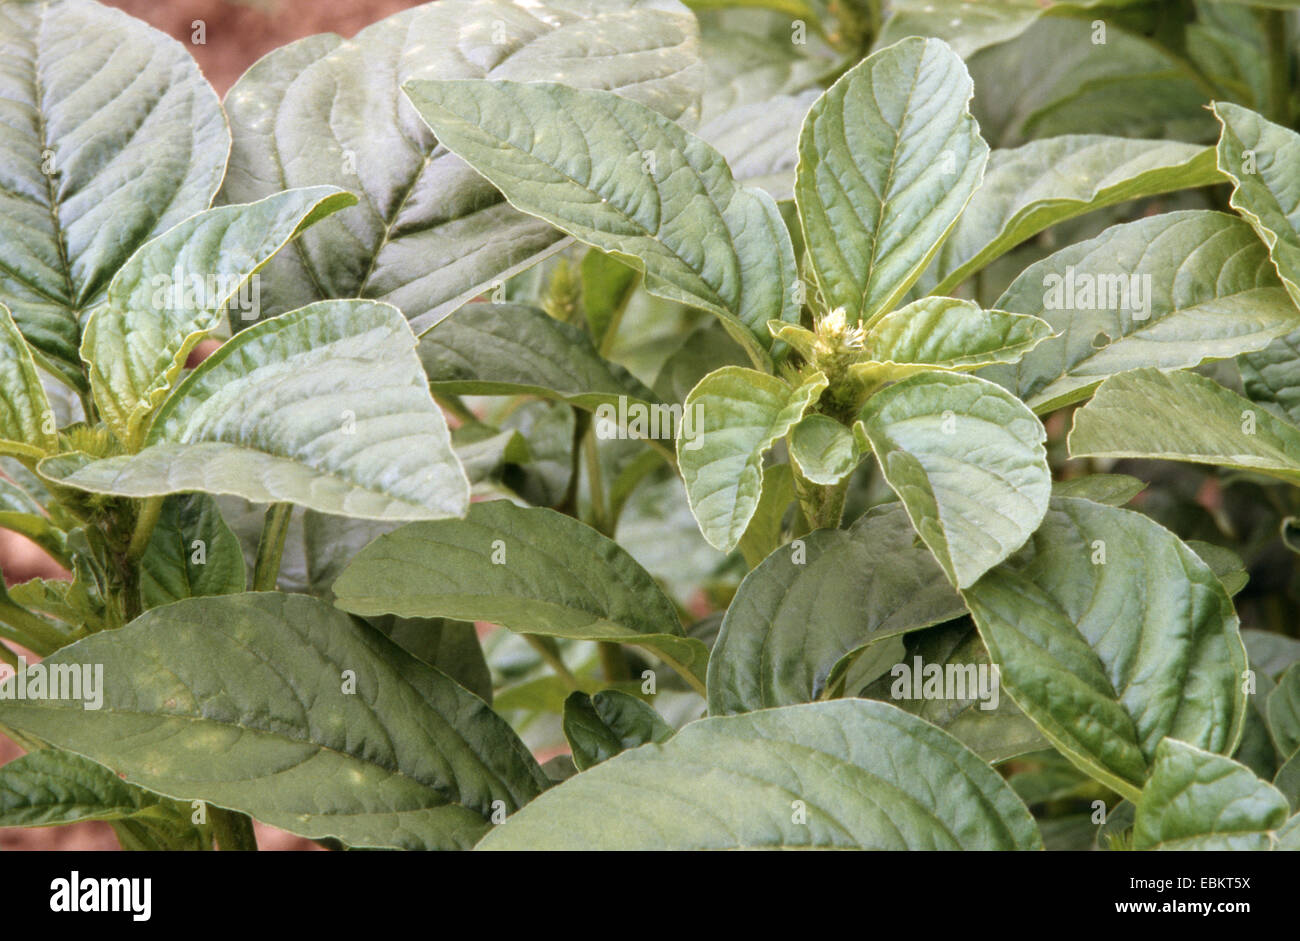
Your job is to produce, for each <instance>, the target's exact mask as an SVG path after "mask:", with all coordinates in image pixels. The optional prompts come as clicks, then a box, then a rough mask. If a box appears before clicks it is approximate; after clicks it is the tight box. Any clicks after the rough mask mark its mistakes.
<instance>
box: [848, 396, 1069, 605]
mask: <svg viewBox="0 0 1300 941" xmlns="http://www.w3.org/2000/svg"><path fill="white" fill-rule="evenodd" d="M855 428H856V429H858V432H857V433H859V434H861V435H862V436H863V437H864V438H865V439H866V441H867V442H869V444H870V446H871V449H872V450H873V451H874V452H875V454H876V458H877V459H878V460H879V462H880V467H881V470H882V472H883V474H884V477H885V480H886V481H887V482H888V483H889V485H890V487H892V488H893V490H894V492H895V493H897V494H898V495H899V497H900V498H901V499H902V501H903V505H904V506H905V507H906V508H907V512H908V515H909V516H910V517H911V519H912V523H913V525H914V526H915V527H916V530H917V532H918V533H919V534H920V536H921V538H922V539H923V540H924V541H925V543H926V545H927V546H929V547H930V551H931V552H933V553H934V556H935V558H936V559H937V560H938V561H939V564H940V565H941V566H943V569H944V571H945V572H946V573H947V574H948V577H949V578H950V579H951V580H952V582H953V584H955V585H956V586H957V587H959V588H965V587H967V586H969V585H971V584H973V583H974V582H975V581H976V580H977V579H978V578H979V577H980V576H981V575H983V574H984V573H985V572H986V571H988V570H989V569H990V568H992V567H993V566H995V565H997V564H998V563H999V562H1001V561H1002V560H1003V559H1005V558H1006V557H1007V556H1009V555H1010V554H1011V553H1012V552H1015V551H1016V550H1017V549H1019V548H1020V546H1021V545H1023V544H1024V542H1025V540H1026V539H1027V538H1029V535H1030V533H1032V532H1033V531H1034V530H1035V529H1036V528H1037V527H1038V524H1039V522H1040V521H1041V520H1042V518H1043V514H1044V513H1045V512H1046V511H1047V501H1048V498H1049V496H1050V495H1051V486H1052V481H1051V472H1050V471H1049V469H1048V466H1047V452H1046V450H1045V449H1044V442H1045V440H1046V438H1047V434H1046V432H1045V431H1044V430H1043V426H1042V424H1041V423H1040V422H1039V421H1038V420H1037V419H1036V418H1035V417H1034V416H1033V414H1032V413H1031V412H1030V411H1029V410H1028V409H1027V408H1026V407H1025V406H1024V404H1023V403H1021V402H1020V401H1018V400H1017V399H1015V398H1014V397H1013V396H1011V395H1009V394H1008V393H1006V391H1005V390H1003V389H1000V388H998V387H997V386H995V385H993V384H992V383H990V382H986V381H985V380H983V379H978V378H976V377H974V376H968V375H964V374H961V373H945V372H926V373H921V374H918V375H914V376H911V377H909V378H907V379H904V380H903V381H902V382H899V383H896V384H894V385H892V386H889V387H888V388H886V389H884V390H883V391H881V392H878V393H877V394H876V395H874V396H872V398H870V399H869V400H868V401H867V404H866V406H865V407H864V408H863V410H862V415H861V417H860V420H859V421H858V423H857V424H856V426H855Z"/></svg>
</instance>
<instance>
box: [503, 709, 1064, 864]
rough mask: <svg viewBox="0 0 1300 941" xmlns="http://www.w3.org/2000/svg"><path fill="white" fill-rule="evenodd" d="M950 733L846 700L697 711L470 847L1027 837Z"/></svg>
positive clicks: (896, 844) (911, 845) (807, 845)
mask: <svg viewBox="0 0 1300 941" xmlns="http://www.w3.org/2000/svg"><path fill="white" fill-rule="evenodd" d="M1041 845H1042V844H1041V841H1040V838H1039V836H1038V829H1037V827H1035V825H1034V822H1033V820H1032V819H1031V818H1030V816H1029V812H1028V811H1027V810H1026V809H1025V807H1024V805H1023V804H1022V803H1021V802H1020V800H1019V798H1017V797H1016V796H1015V793H1014V792H1013V791H1012V790H1011V788H1010V787H1009V786H1008V785H1007V783H1006V782H1005V781H1003V780H1002V778H1001V777H1000V776H999V775H998V774H997V773H996V772H995V771H993V769H992V768H990V767H989V766H988V765H986V764H985V763H984V762H983V761H981V760H979V759H978V758H977V757H976V756H975V755H973V754H972V753H971V752H970V751H968V750H967V749H966V748H965V747H964V746H962V745H961V744H960V743H958V742H957V741H956V740H955V739H953V738H952V737H951V736H949V735H947V734H946V733H944V732H941V731H940V730H938V729H936V728H934V727H933V726H931V725H929V724H928V723H926V722H923V721H921V720H920V719H917V718H914V717H913V716H909V715H908V714H907V713H905V712H903V711H902V710H900V709H895V708H894V707H893V706H889V705H886V704H885V703H880V702H868V701H865V700H852V701H843V702H833V703H815V704H811V705H801V706H790V707H787V708H784V709H769V710H764V711H762V712H755V713H750V714H748V715H744V716H728V717H721V718H714V719H701V720H700V721H698V722H693V723H691V724H690V725H688V726H686V727H685V728H684V729H682V730H681V731H680V732H678V733H677V734H676V735H674V736H673V737H672V738H671V739H669V740H668V741H667V742H666V743H664V744H662V745H645V746H643V747H641V748H638V749H635V750H633V751H629V752H624V753H623V754H621V755H617V756H615V757H613V758H611V759H609V760H608V761H604V762H601V763H600V764H599V765H597V766H596V767H594V768H592V769H591V770H589V771H585V772H583V773H582V774H579V775H577V776H575V777H572V778H570V779H569V780H567V781H565V782H564V783H563V784H560V785H557V786H556V787H554V788H552V789H551V790H550V791H548V792H547V793H546V794H543V795H542V796H541V797H539V798H538V799H537V800H535V801H534V802H533V803H532V804H530V805H529V806H528V807H525V808H524V809H523V810H522V811H520V812H519V813H518V814H516V815H515V816H514V817H513V818H511V819H510V820H507V821H506V823H505V824H503V825H501V826H499V827H497V828H496V829H494V830H493V831H492V833H490V834H489V835H488V837H487V838H486V839H485V840H484V841H483V842H482V843H480V844H479V848H480V849H503V850H509V849H523V848H528V849H584V850H591V849H641V850H664V849H673V850H685V849H780V848H795V847H798V848H804V849H813V848H827V849H829V848H840V849H1039V848H1041Z"/></svg>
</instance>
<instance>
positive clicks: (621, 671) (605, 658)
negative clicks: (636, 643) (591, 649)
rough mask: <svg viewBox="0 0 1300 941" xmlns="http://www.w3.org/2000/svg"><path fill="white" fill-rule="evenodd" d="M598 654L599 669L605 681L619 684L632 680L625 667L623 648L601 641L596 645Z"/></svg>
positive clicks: (630, 673)
mask: <svg viewBox="0 0 1300 941" xmlns="http://www.w3.org/2000/svg"><path fill="white" fill-rule="evenodd" d="M597 647H598V650H599V652H600V668H601V670H602V671H603V672H604V674H605V679H606V680H607V681H608V682H610V683H621V682H624V681H626V680H630V679H631V678H632V671H631V670H630V669H629V668H628V665H627V656H626V655H625V654H624V653H623V646H622V645H621V644H616V643H614V642H613V641H610V640H602V641H600V642H599V644H598V645H597Z"/></svg>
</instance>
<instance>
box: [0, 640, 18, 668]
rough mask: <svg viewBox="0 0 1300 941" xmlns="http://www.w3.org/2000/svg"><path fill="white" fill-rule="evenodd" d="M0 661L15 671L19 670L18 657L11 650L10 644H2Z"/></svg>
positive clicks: (0, 646)
mask: <svg viewBox="0 0 1300 941" xmlns="http://www.w3.org/2000/svg"><path fill="white" fill-rule="evenodd" d="M0 660H3V661H4V662H5V663H7V664H9V665H10V666H11V667H13V668H14V669H15V670H17V669H18V655H17V654H15V653H14V652H13V651H12V650H10V649H9V645H8V644H4V643H0Z"/></svg>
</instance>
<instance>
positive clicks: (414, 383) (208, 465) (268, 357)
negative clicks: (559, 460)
mask: <svg viewBox="0 0 1300 941" xmlns="http://www.w3.org/2000/svg"><path fill="white" fill-rule="evenodd" d="M415 342H416V341H415V336H414V335H413V334H412V333H411V328H410V326H409V325H408V324H407V322H406V321H405V319H403V317H402V315H401V313H400V312H399V311H398V310H397V309H396V308H394V307H392V306H390V305H388V304H381V303H378V302H375V301H322V302H321V303H318V304H309V305H308V306H306V307H304V308H302V309H300V310H297V311H294V312H292V313H289V314H283V315H281V316H279V317H275V318H273V319H271V320H266V321H263V322H261V323H260V324H258V325H256V326H254V327H251V328H249V329H248V330H245V331H243V332H242V333H240V334H238V335H237V336H235V338H234V339H232V340H230V341H228V342H227V343H225V344H224V345H223V346H222V347H221V348H220V349H218V350H217V351H216V352H215V353H213V354H212V355H211V356H209V357H208V358H207V359H205V360H204V361H203V363H202V364H200V365H199V367H198V368H197V369H195V370H194V371H193V372H192V373H190V375H189V376H187V377H186V378H185V379H184V380H183V381H182V382H181V383H180V384H179V385H177V386H176V388H175V389H174V390H173V391H172V394H171V396H170V397H169V398H168V399H167V401H166V402H165V403H164V404H163V406H162V407H161V408H160V409H159V410H158V412H157V413H156V415H155V416H154V420H153V424H152V425H151V426H150V429H149V433H148V435H147V437H146V438H145V448H144V450H142V451H141V452H140V453H138V454H133V455H128V456H125V457H114V458H108V459H105V460H100V461H94V462H91V463H88V464H85V466H81V467H76V466H75V464H74V465H73V466H72V467H69V466H67V465H68V462H67V461H66V460H65V459H64V457H63V456H61V457H60V458H54V459H48V460H46V461H45V462H43V464H42V473H45V474H47V475H50V476H52V477H53V478H54V479H57V480H59V481H60V482H61V483H64V484H66V485H68V486H71V487H77V488H79V489H82V490H89V491H92V492H97V493H113V494H119V495H122V496H132V497H146V496H158V495H162V494H168V493H178V492H182V491H187V490H201V491H204V492H206V493H226V494H234V495H236V496H241V497H244V498H245V499H247V500H252V501H254V502H261V503H267V502H274V501H289V502H293V503H300V504H302V505H304V506H307V507H310V508H311V509H313V510H318V511H320V512H322V513H334V514H338V515H342V516H358V517H362V518H367V519H435V518H440V517H445V516H460V515H463V514H464V512H465V507H466V505H467V504H468V500H469V482H468V481H467V480H466V478H465V472H464V470H463V469H462V468H461V466H460V463H459V462H458V461H457V460H456V457H455V455H454V454H453V453H452V450H451V439H450V437H449V435H448V433H447V426H446V423H445V421H444V420H443V417H442V412H440V411H439V410H438V407H437V406H436V405H435V404H434V402H433V399H432V398H431V397H430V396H429V391H428V388H427V385H426V379H425V376H424V372H423V370H422V369H421V368H420V361H419V358H418V357H417V356H416V355H415Z"/></svg>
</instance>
